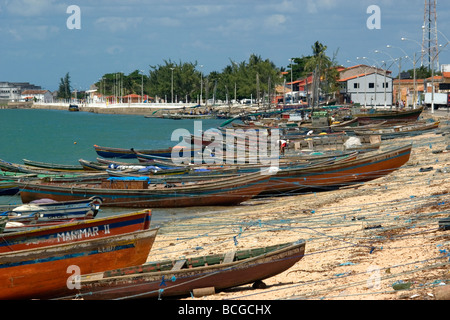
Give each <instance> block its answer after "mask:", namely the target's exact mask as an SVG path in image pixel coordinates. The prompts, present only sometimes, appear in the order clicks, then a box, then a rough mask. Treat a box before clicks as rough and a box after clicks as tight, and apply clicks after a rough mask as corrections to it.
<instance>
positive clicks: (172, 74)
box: [170, 68, 175, 103]
mask: <svg viewBox="0 0 450 320" xmlns="http://www.w3.org/2000/svg"><path fill="white" fill-rule="evenodd" d="M173 69H175V68H170V70H172V81H171V82H172V90H171V91H172V103H173Z"/></svg>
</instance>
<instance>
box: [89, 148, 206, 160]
mask: <svg viewBox="0 0 450 320" xmlns="http://www.w3.org/2000/svg"><path fill="white" fill-rule="evenodd" d="M94 149H95V152H97V154H98V155H99V156H100V157H103V158H119V159H135V158H136V152H137V153H142V154H148V155H154V156H158V157H164V158H169V159H170V158H171V157H172V152H177V149H179V151H178V152H182V151H183V148H182V147H178V146H175V147H170V148H166V149H134V148H130V149H124V148H113V147H101V146H98V145H94ZM199 151H201V149H200V148H194V149H191V156H194V154H195V153H196V152H199Z"/></svg>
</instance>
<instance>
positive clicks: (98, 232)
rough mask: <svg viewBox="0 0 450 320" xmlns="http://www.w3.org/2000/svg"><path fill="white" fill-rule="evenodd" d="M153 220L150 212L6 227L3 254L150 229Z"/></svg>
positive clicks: (1, 243) (0, 241)
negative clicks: (24, 226) (9, 228)
mask: <svg viewBox="0 0 450 320" xmlns="http://www.w3.org/2000/svg"><path fill="white" fill-rule="evenodd" d="M151 218H152V213H151V210H143V211H138V212H132V213H125V214H119V215H114V216H109V217H103V218H96V219H87V220H82V221H66V222H65V223H61V222H58V223H55V222H52V223H46V224H38V225H35V226H33V227H32V228H11V229H12V230H8V227H6V228H5V232H4V233H3V234H2V236H1V239H0V253H3V252H11V251H19V250H27V249H35V248H42V247H47V246H53V245H58V244H64V243H70V242H75V241H83V240H88V239H96V238H100V237H109V236H115V235H119V234H125V233H129V232H136V231H142V230H147V229H149V228H150V223H151Z"/></svg>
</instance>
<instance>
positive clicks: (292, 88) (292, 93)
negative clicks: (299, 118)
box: [289, 58, 294, 104]
mask: <svg viewBox="0 0 450 320" xmlns="http://www.w3.org/2000/svg"><path fill="white" fill-rule="evenodd" d="M292 61H294V59H293V58H291V59H289V62H290V63H291V104H293V103H294V80H293V75H292V71H293V70H292Z"/></svg>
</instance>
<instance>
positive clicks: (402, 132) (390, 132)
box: [355, 121, 440, 139]
mask: <svg viewBox="0 0 450 320" xmlns="http://www.w3.org/2000/svg"><path fill="white" fill-rule="evenodd" d="M439 124H440V122H439V121H434V122H430V123H427V122H416V123H412V124H404V125H396V126H389V127H380V128H372V129H367V130H355V134H356V135H358V136H359V135H365V136H368V135H380V136H381V138H382V139H392V138H396V137H402V136H413V135H420V134H422V133H424V132H425V131H428V130H433V129H437V128H439Z"/></svg>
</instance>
